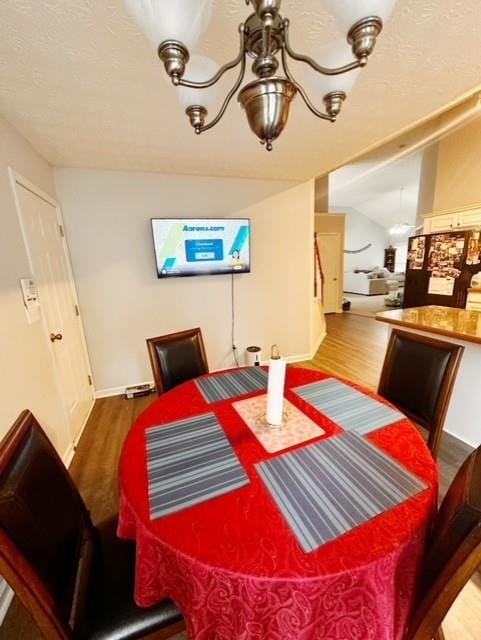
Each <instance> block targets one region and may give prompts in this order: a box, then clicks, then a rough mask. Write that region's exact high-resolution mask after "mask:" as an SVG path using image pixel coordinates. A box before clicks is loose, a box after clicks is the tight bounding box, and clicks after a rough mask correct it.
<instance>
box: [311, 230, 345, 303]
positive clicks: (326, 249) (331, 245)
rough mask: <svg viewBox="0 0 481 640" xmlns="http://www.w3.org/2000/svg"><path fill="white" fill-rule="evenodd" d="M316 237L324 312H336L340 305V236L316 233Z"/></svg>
mask: <svg viewBox="0 0 481 640" xmlns="http://www.w3.org/2000/svg"><path fill="white" fill-rule="evenodd" d="M316 239H317V246H318V248H319V254H320V258H321V267H322V273H323V276H324V292H323V307H324V313H336V312H338V311H340V307H341V281H340V277H339V276H340V273H339V265H340V263H341V236H340V234H339V233H317V234H316Z"/></svg>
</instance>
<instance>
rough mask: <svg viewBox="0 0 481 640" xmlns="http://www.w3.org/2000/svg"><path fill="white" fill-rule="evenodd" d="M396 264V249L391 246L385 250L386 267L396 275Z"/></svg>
mask: <svg viewBox="0 0 481 640" xmlns="http://www.w3.org/2000/svg"><path fill="white" fill-rule="evenodd" d="M395 263H396V249H395V248H394V247H391V246H389V247H388V248H387V249H384V267H385V268H386V269H387V270H388V271H390V272H391V273H394V265H395Z"/></svg>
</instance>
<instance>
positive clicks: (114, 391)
mask: <svg viewBox="0 0 481 640" xmlns="http://www.w3.org/2000/svg"><path fill="white" fill-rule="evenodd" d="M139 384H154V381H153V380H144V381H143V382H127V383H125V384H123V385H121V386H120V387H110V388H109V389H98V390H97V391H96V392H95V397H96V398H97V399H99V398H110V397H112V396H123V395H124V393H125V389H126V387H133V386H136V385H139Z"/></svg>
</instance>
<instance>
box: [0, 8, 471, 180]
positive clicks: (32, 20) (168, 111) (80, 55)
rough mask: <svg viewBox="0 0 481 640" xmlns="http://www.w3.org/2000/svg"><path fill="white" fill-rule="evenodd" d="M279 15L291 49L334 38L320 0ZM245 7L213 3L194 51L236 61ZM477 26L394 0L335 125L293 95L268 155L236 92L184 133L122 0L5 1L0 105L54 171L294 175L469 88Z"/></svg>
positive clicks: (319, 167) (314, 170)
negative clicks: (213, 123)
mask: <svg viewBox="0 0 481 640" xmlns="http://www.w3.org/2000/svg"><path fill="white" fill-rule="evenodd" d="M282 12H283V14H284V15H285V16H286V17H289V18H290V19H291V23H292V42H293V45H294V47H295V48H296V49H297V50H301V51H304V52H307V53H310V54H311V55H315V54H316V47H319V46H320V45H321V44H322V43H324V42H326V41H329V40H332V39H333V37H337V38H338V37H339V33H337V32H336V26H335V23H334V20H333V19H332V18H331V17H330V16H329V15H328V14H327V12H326V10H325V7H324V5H323V3H322V1H320V0H303V1H301V0H283V2H282ZM247 13H248V11H247V8H246V6H245V2H244V0H222V1H220V0H217V1H216V2H215V9H214V18H213V20H212V23H211V25H210V27H209V30H208V32H207V34H206V36H205V38H204V40H203V42H202V44H201V46H200V49H199V52H200V53H203V54H206V55H209V56H210V57H212V58H215V59H216V60H217V61H218V62H219V63H223V62H225V61H227V60H228V59H231V58H233V57H235V55H236V53H237V36H236V29H237V24H238V23H239V22H241V21H242V20H243V19H244V18H245V17H246V16H247ZM480 27H481V3H480V2H479V0H398V3H397V8H396V11H395V14H394V17H393V19H392V20H391V21H390V22H389V24H388V25H387V26H386V28H385V31H384V33H383V34H382V36H381V38H380V40H379V43H378V46H377V48H376V51H375V52H374V55H373V57H372V59H371V60H370V63H369V65H368V66H367V68H366V69H365V70H364V71H363V72H362V74H361V77H360V80H359V81H358V84H357V85H356V87H355V88H354V90H353V91H352V92H351V94H350V95H349V97H348V101H347V102H346V104H345V108H344V112H343V113H342V114H341V116H340V118H339V121H338V122H337V123H336V124H335V125H331V124H329V123H326V122H322V121H319V120H317V119H315V118H314V117H313V116H311V114H310V113H309V112H308V110H307V108H306V107H305V106H304V105H303V104H302V102H301V100H300V99H299V97H297V98H296V100H295V102H294V104H293V108H292V111H291V116H290V119H289V122H288V125H287V127H286V130H285V132H284V133H283V135H282V136H281V138H280V139H279V140H278V141H277V143H276V145H275V147H274V151H273V152H272V153H270V154H268V153H267V152H266V151H265V149H264V148H263V147H261V146H260V145H259V143H258V142H257V141H256V139H255V137H254V135H253V134H251V133H250V131H249V128H248V125H247V122H246V120H245V116H244V114H243V113H242V112H241V110H240V107H239V105H238V104H237V103H236V101H235V100H234V101H233V102H232V104H231V105H230V107H229V109H228V111H227V113H226V115H225V116H224V119H223V121H221V123H220V124H219V125H218V126H217V127H216V128H214V129H213V130H211V131H209V132H207V133H205V134H204V135H202V136H200V137H196V136H194V134H193V133H192V130H191V128H190V126H189V124H188V122H187V118H186V117H185V115H184V113H183V109H182V108H181V107H180V105H179V103H178V101H177V98H176V96H175V89H174V88H173V87H171V86H169V84H168V83H167V82H166V81H165V80H164V77H163V68H162V66H161V64H160V62H159V61H158V59H157V57H156V53H155V51H154V50H153V48H152V47H151V45H150V44H149V43H148V41H147V40H146V38H145V36H144V35H143V33H141V32H140V31H139V29H138V27H137V26H136V24H135V23H134V22H133V20H132V18H131V17H130V15H129V14H128V12H127V10H126V9H125V6H124V3H123V1H122V0H102V1H101V0H4V1H3V2H0V113H2V114H3V115H4V116H5V117H6V118H7V119H8V120H9V121H10V122H11V123H12V124H13V125H14V126H15V127H16V128H17V129H18V130H19V131H20V132H21V133H23V134H24V135H25V136H26V137H27V139H28V140H30V141H31V142H32V144H33V145H34V146H35V147H36V148H37V149H38V150H39V151H40V152H41V153H42V154H43V155H44V156H45V157H46V158H47V159H48V160H49V161H50V162H51V163H52V164H53V165H56V166H64V167H91V168H105V169H124V170H135V171H157V172H163V173H182V174H194V175H211V176H239V177H253V178H274V179H292V180H303V179H307V178H310V177H312V176H315V175H320V174H322V173H325V172H326V171H328V170H330V169H331V168H333V167H336V166H339V165H340V164H342V163H343V162H345V161H346V160H347V159H349V158H351V157H352V156H354V155H356V154H358V153H360V152H361V151H362V150H363V149H365V148H366V147H368V146H371V145H373V144H374V143H376V142H378V141H381V140H382V139H384V138H385V137H386V136H389V135H392V134H394V133H395V132H397V131H399V130H401V129H404V128H405V127H407V126H409V124H410V123H413V122H415V121H417V120H419V119H421V118H424V117H426V116H428V115H429V114H430V113H432V112H434V111H435V110H438V109H440V108H442V107H443V106H444V105H446V104H448V103H449V102H451V101H453V100H455V99H457V98H458V97H459V96H460V95H462V94H464V93H466V92H467V91H470V90H472V89H473V88H475V87H477V86H478V85H480V84H481V67H480V61H481V38H480V37H479V29H480ZM229 80H231V81H232V82H233V76H231V77H230V78H229ZM226 86H227V85H226V84H225V83H224V87H226ZM317 103H318V104H319V105H320V100H317Z"/></svg>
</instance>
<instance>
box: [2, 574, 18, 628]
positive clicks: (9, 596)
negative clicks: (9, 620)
mask: <svg viewBox="0 0 481 640" xmlns="http://www.w3.org/2000/svg"><path fill="white" fill-rule="evenodd" d="M14 595H15V592H14V591H13V590H12V589H10V587H9V586H8V583H7V582H6V581H5V580H4V579H3V578H0V626H1V625H2V624H3V621H4V619H5V616H6V615H7V611H8V608H9V606H10V605H11V603H12V600H13V596H14Z"/></svg>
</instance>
